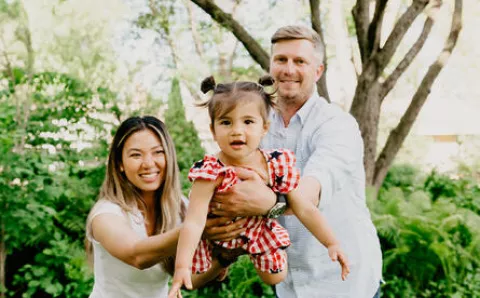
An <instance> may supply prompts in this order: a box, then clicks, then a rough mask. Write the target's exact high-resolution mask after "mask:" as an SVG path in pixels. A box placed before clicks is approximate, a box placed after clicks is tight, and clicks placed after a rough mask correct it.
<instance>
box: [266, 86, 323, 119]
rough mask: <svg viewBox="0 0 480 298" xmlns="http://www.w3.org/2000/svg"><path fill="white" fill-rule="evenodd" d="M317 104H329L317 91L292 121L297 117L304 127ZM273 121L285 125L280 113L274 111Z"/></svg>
mask: <svg viewBox="0 0 480 298" xmlns="http://www.w3.org/2000/svg"><path fill="white" fill-rule="evenodd" d="M316 103H320V104H322V105H323V104H325V103H327V102H326V100H325V99H324V98H323V97H320V96H319V95H318V93H317V92H316V91H314V92H313V94H312V96H310V98H309V99H307V101H306V102H305V103H304V104H303V106H302V107H301V108H300V110H298V111H297V112H296V113H295V115H293V117H292V119H294V118H295V117H298V118H299V119H300V124H301V125H302V126H303V125H304V124H305V122H306V121H307V118H308V116H309V115H310V112H311V111H312V110H313V106H314V105H315V104H316ZM272 115H273V119H275V120H276V121H281V123H282V125H283V119H282V116H281V114H280V112H278V111H274V110H273V111H272Z"/></svg>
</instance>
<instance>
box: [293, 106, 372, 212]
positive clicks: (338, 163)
mask: <svg viewBox="0 0 480 298" xmlns="http://www.w3.org/2000/svg"><path fill="white" fill-rule="evenodd" d="M310 142H311V144H310V147H311V148H312V154H311V155H310V157H309V159H308V161H307V162H306V165H305V169H304V171H303V176H304V177H306V176H310V177H314V178H315V179H317V181H318V182H319V183H320V185H321V189H322V190H321V195H320V205H319V207H320V208H322V207H325V206H327V205H328V204H330V202H331V201H332V200H333V198H334V195H335V193H336V192H337V191H339V190H341V189H343V188H344V187H345V186H346V185H347V186H348V183H349V181H348V180H349V179H351V177H352V172H354V171H357V170H358V169H356V167H357V165H358V164H359V163H358V159H363V141H362V138H361V135H360V131H359V128H358V124H357V122H356V120H355V119H354V118H353V117H352V116H351V115H350V114H346V113H341V114H337V115H335V116H334V117H332V118H330V119H329V120H327V122H325V123H324V124H323V125H322V126H321V127H319V128H318V129H317V130H316V131H315V133H314V135H313V137H312V138H311V139H310ZM362 162H363V161H362Z"/></svg>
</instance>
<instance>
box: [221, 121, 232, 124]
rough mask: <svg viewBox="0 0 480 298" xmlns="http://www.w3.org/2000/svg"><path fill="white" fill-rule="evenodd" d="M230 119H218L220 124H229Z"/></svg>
mask: <svg viewBox="0 0 480 298" xmlns="http://www.w3.org/2000/svg"><path fill="white" fill-rule="evenodd" d="M230 124H231V122H230V120H220V125H230Z"/></svg>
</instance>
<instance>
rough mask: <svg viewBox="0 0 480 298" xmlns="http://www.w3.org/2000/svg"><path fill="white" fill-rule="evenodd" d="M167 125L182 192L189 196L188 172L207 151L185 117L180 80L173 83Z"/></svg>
mask: <svg viewBox="0 0 480 298" xmlns="http://www.w3.org/2000/svg"><path fill="white" fill-rule="evenodd" d="M165 124H166V125H167V128H168V131H169V132H170V134H171V136H172V138H173V141H174V142H175V150H176V152H177V160H178V167H179V169H180V179H181V183H182V190H183V192H184V194H187V193H188V190H189V189H190V182H189V181H188V171H189V170H190V168H191V166H192V165H193V163H194V162H196V161H198V160H200V159H202V158H203V155H204V154H205V151H204V149H203V148H202V145H201V141H200V138H199V137H198V134H197V131H196V130H195V127H194V126H193V123H192V121H187V119H186V117H185V108H184V106H183V102H182V96H181V94H180V85H179V82H178V79H174V80H173V81H172V88H171V91H170V95H169V97H168V109H167V111H166V112H165Z"/></svg>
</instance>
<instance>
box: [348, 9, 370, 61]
mask: <svg viewBox="0 0 480 298" xmlns="http://www.w3.org/2000/svg"><path fill="white" fill-rule="evenodd" d="M369 6H370V1H369V0H357V3H356V4H355V6H354V7H353V9H352V15H353V20H354V22H355V30H356V31H357V41H358V47H359V49H360V57H361V58H362V64H365V63H366V62H367V60H368V57H369V56H370V53H369V51H368V24H369V22H370V7H369Z"/></svg>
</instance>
